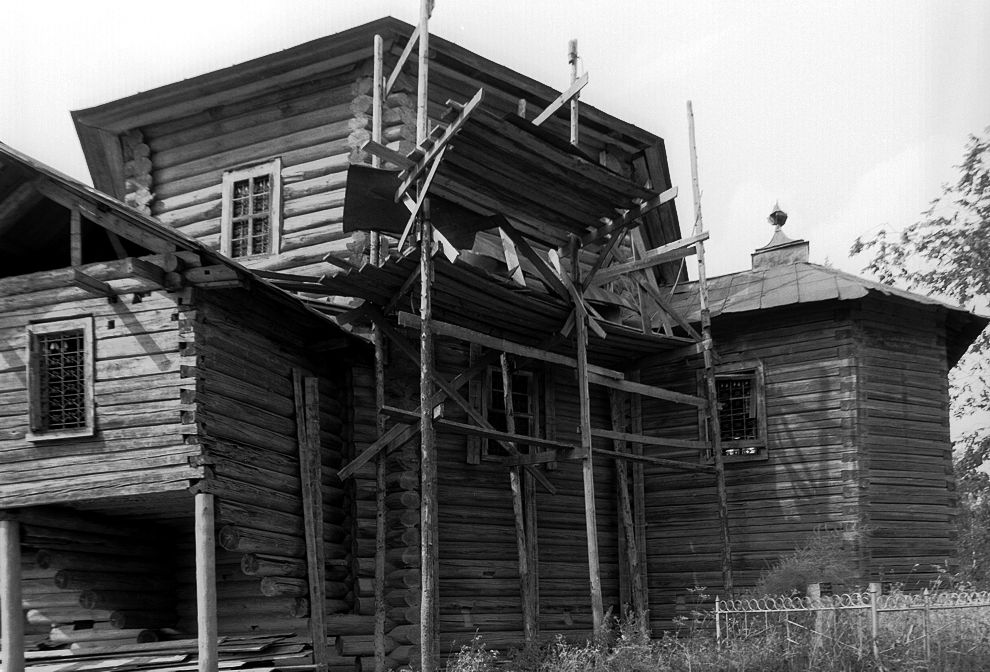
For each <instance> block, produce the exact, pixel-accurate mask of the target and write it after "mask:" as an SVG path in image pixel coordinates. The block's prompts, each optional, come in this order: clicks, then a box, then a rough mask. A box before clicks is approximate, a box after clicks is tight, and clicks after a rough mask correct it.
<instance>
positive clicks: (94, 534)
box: [20, 509, 177, 648]
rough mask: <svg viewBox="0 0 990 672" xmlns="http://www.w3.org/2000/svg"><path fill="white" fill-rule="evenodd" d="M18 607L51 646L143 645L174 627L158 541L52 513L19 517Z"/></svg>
mask: <svg viewBox="0 0 990 672" xmlns="http://www.w3.org/2000/svg"><path fill="white" fill-rule="evenodd" d="M20 520H21V528H22V532H21V535H22V545H23V547H24V551H25V558H26V559H25V561H24V563H23V566H22V592H23V598H22V602H23V605H24V607H25V609H26V618H27V621H28V623H29V624H31V625H35V626H45V627H47V628H48V629H49V632H48V639H49V640H50V643H51V645H54V646H72V647H73V648H92V647H99V646H106V645H110V644H125V643H134V642H149V641H156V640H157V639H158V631H159V630H162V629H167V628H171V627H172V626H174V625H175V623H176V619H177V615H176V609H175V607H176V604H175V594H174V582H173V580H172V568H171V567H170V565H169V563H168V562H167V561H166V559H165V558H168V557H169V555H168V553H166V552H165V551H164V548H163V546H162V542H161V535H160V534H156V533H155V532H154V531H152V530H149V529H147V528H136V527H134V526H131V525H126V524H122V523H121V522H120V521H117V520H110V519H102V518H97V517H95V516H83V515H80V514H78V513H74V512H70V511H64V510H59V509H25V510H23V511H22V512H21V514H20Z"/></svg>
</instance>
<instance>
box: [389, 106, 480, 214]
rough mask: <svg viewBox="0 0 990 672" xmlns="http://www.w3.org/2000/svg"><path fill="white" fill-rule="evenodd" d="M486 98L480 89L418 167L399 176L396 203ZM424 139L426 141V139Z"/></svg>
mask: <svg viewBox="0 0 990 672" xmlns="http://www.w3.org/2000/svg"><path fill="white" fill-rule="evenodd" d="M484 96H485V90H484V89H478V93H476V94H474V97H472V98H471V100H469V101H468V102H467V103H465V104H464V106H463V107H462V108H461V110H460V114H458V115H457V118H456V119H455V120H454V121H452V122H451V123H450V125H449V126H447V129H446V130H445V131H444V132H443V135H441V136H440V139H439V140H437V141H436V142H435V143H433V146H432V147H430V148H429V149H427V150H426V151H425V152H424V153H423V158H421V159H420V160H419V161H417V162H416V165H414V166H412V167H410V168H406V169H405V170H403V171H402V172H401V173H400V174H399V179H401V180H402V182H401V183H400V184H399V188H398V189H396V190H395V201H396V203H398V201H399V199H400V198H401V197H402V194H404V193H406V192H407V191H408V190H409V187H411V186H412V183H413V182H415V181H416V178H418V177H419V176H420V174H421V173H422V172H423V171H424V170H426V166H428V165H429V164H430V163H432V162H433V161H434V159H436V158H437V157H438V156H439V154H440V153H441V152H442V151H443V150H444V148H445V147H446V146H447V144H448V143H449V142H450V141H451V139H452V138H453V137H454V136H455V135H456V134H457V132H458V131H459V130H461V127H462V126H464V124H465V123H467V120H468V119H469V118H470V117H471V113H472V112H473V111H474V110H475V108H477V107H478V105H479V104H481V101H482V99H483V98H484ZM423 139H424V140H425V137H424V138H423ZM422 142H423V141H422V140H420V141H419V144H420V145H422Z"/></svg>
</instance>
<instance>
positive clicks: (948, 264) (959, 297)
mask: <svg viewBox="0 0 990 672" xmlns="http://www.w3.org/2000/svg"><path fill="white" fill-rule="evenodd" d="M958 168H959V172H960V175H959V179H958V180H957V181H956V182H955V183H953V184H947V185H944V186H943V188H942V194H941V195H940V196H939V197H938V198H936V199H935V200H934V201H932V204H931V207H930V208H929V209H928V211H927V212H925V213H924V217H923V219H922V220H921V221H919V222H916V223H915V224H912V225H911V226H909V227H907V228H906V229H904V230H903V231H900V232H896V231H887V230H881V231H880V232H879V233H878V234H877V235H876V237H875V238H873V239H872V240H867V241H864V240H862V239H857V240H856V242H855V244H854V245H853V247H852V249H851V250H850V252H851V253H852V254H869V255H871V258H870V259H869V263H868V265H867V267H866V269H865V270H868V271H871V272H872V273H874V274H876V275H877V276H878V277H879V278H880V279H881V280H882V281H883V282H886V283H889V284H898V285H904V286H907V287H908V288H910V289H913V290H918V291H923V292H928V293H931V294H935V295H936V296H940V297H944V298H946V299H949V300H953V301H955V302H957V303H960V304H962V305H965V306H968V307H971V308H974V309H976V310H978V311H982V312H987V311H988V308H990V127H988V128H987V129H986V130H985V131H984V133H983V135H982V136H971V137H970V140H969V142H968V143H966V147H965V151H964V153H963V160H962V163H961V164H960V165H959V166H958ZM988 355H990V330H984V332H983V333H982V334H981V335H980V336H979V338H977V340H976V342H975V343H973V345H972V346H971V347H970V348H969V350H968V351H967V352H966V355H965V356H964V357H963V358H962V360H961V361H960V362H959V364H958V365H957V366H956V368H955V369H954V370H953V372H952V376H951V377H952V411H953V414H954V415H955V416H956V417H957V418H959V417H965V416H968V415H973V414H976V413H980V412H982V413H988V412H990V356H988ZM955 455H956V463H955V467H956V476H957V478H958V492H959V499H960V504H961V505H962V507H961V508H962V513H961V516H960V535H959V551H960V560H961V563H962V564H961V567H960V570H961V571H960V579H961V580H962V581H964V582H969V583H972V584H974V585H979V586H982V587H988V586H990V478H988V476H987V474H986V473H984V472H983V471H978V469H979V467H980V466H981V465H983V464H984V463H985V462H988V461H990V428H988V427H979V428H977V429H975V430H973V431H970V432H969V433H967V434H966V435H964V436H962V437H961V438H960V439H959V440H958V441H957V442H956V445H955Z"/></svg>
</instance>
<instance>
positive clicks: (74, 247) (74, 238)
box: [69, 208, 82, 266]
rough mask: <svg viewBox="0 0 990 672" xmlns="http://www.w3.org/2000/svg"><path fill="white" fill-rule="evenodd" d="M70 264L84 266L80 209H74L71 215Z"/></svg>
mask: <svg viewBox="0 0 990 672" xmlns="http://www.w3.org/2000/svg"><path fill="white" fill-rule="evenodd" d="M69 264H70V265H71V266H82V218H81V217H80V215H79V208H72V210H71V211H70V214H69Z"/></svg>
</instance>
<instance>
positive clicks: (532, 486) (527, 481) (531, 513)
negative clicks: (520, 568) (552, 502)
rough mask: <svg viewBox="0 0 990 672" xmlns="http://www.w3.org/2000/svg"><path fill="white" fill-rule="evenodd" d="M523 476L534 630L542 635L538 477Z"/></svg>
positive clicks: (525, 472)
mask: <svg viewBox="0 0 990 672" xmlns="http://www.w3.org/2000/svg"><path fill="white" fill-rule="evenodd" d="M522 477H523V506H524V509H525V514H526V516H525V517H526V551H527V558H526V562H527V567H528V568H529V599H530V601H531V602H532V605H533V610H532V614H533V632H534V634H535V635H536V637H539V635H540V551H539V544H538V540H537V534H538V530H537V527H536V479H535V478H533V474H531V473H529V472H528V471H524V472H523V474H522Z"/></svg>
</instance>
